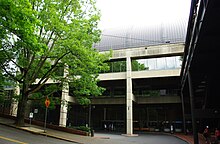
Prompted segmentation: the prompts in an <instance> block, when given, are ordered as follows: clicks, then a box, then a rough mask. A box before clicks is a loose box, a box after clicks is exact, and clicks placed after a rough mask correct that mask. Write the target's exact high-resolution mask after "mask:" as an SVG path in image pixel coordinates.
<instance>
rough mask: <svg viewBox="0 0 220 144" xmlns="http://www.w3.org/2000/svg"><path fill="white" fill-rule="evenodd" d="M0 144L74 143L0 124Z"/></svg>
mask: <svg viewBox="0 0 220 144" xmlns="http://www.w3.org/2000/svg"><path fill="white" fill-rule="evenodd" d="M0 144H74V143H71V142H66V141H62V140H58V139H54V138H50V137H46V136H42V135H36V134H32V133H29V132H25V131H22V130H18V129H15V128H11V127H7V126H3V125H0Z"/></svg>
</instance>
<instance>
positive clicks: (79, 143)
mask: <svg viewBox="0 0 220 144" xmlns="http://www.w3.org/2000/svg"><path fill="white" fill-rule="evenodd" d="M0 124H1V125H4V126H8V127H11V128H16V129H19V130H23V131H26V132H29V133H32V134H36V135H43V136H46V137H51V138H56V139H59V140H64V141H68V142H74V143H77V144H84V143H81V142H78V141H76V140H71V139H67V138H63V137H60V136H56V135H52V134H47V133H40V132H35V131H31V130H28V129H23V128H21V127H17V126H14V125H10V124H5V123H1V122H0Z"/></svg>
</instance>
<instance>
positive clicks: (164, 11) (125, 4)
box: [96, 0, 191, 29]
mask: <svg viewBox="0 0 220 144" xmlns="http://www.w3.org/2000/svg"><path fill="white" fill-rule="evenodd" d="M96 1H97V7H98V8H99V9H100V10H101V15H102V16H101V21H100V23H99V27H100V29H106V28H114V27H120V26H124V25H134V24H135V25H136V24H149V23H151V24H154V23H160V22H166V21H175V20H177V19H182V18H187V19H188V17H189V10H190V3H191V0H96Z"/></svg>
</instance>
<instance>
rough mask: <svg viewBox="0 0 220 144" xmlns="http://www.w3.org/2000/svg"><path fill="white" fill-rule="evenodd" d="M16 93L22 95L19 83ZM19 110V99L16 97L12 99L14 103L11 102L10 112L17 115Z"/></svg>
mask: <svg viewBox="0 0 220 144" xmlns="http://www.w3.org/2000/svg"><path fill="white" fill-rule="evenodd" d="M14 94H15V95H20V87H19V86H18V85H17V86H16V87H15V91H14ZM17 111H18V101H17V100H16V99H14V98H13V99H12V103H11V108H10V114H11V115H12V116H15V117H16V116H17Z"/></svg>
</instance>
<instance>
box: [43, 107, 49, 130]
mask: <svg viewBox="0 0 220 144" xmlns="http://www.w3.org/2000/svg"><path fill="white" fill-rule="evenodd" d="M47 109H48V108H46V112H45V120H44V133H45V132H46V126H47Z"/></svg>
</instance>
